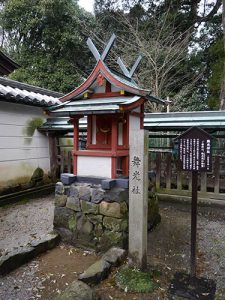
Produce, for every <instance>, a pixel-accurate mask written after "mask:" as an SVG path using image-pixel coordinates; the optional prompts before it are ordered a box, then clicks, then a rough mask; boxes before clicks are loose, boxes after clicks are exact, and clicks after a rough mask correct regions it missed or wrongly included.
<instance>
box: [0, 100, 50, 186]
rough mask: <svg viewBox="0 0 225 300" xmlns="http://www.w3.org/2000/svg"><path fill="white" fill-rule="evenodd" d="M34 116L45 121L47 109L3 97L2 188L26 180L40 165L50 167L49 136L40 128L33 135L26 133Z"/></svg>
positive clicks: (0, 120) (0, 114)
mask: <svg viewBox="0 0 225 300" xmlns="http://www.w3.org/2000/svg"><path fill="white" fill-rule="evenodd" d="M33 118H42V119H43V121H44V120H45V116H44V115H43V110H42V109H41V108H38V107H32V106H27V105H22V104H13V103H7V102H2V101H0V188H1V187H3V186H4V187H5V186H8V185H10V184H11V183H13V182H16V183H20V182H21V183H22V182H26V180H28V178H29V177H31V176H32V174H33V171H34V170H35V169H36V168H37V167H40V168H42V169H43V170H44V171H45V172H46V173H47V172H48V171H49V170H50V160H49V143H48V137H46V136H45V135H43V134H41V133H40V132H38V131H37V130H35V132H34V135H33V136H32V137H28V136H27V135H26V128H27V123H28V122H29V121H30V120H32V119H33Z"/></svg>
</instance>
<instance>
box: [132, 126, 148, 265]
mask: <svg viewBox="0 0 225 300" xmlns="http://www.w3.org/2000/svg"><path fill="white" fill-rule="evenodd" d="M129 174H130V175H129V255H130V257H131V258H132V259H133V262H134V263H135V264H136V266H137V267H138V268H140V269H145V268H146V266H147V211H148V131H146V130H143V129H142V130H132V131H131V132H130V172H129Z"/></svg>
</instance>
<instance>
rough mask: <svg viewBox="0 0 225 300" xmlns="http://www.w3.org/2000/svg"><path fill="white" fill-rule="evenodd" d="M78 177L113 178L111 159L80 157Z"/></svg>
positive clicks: (78, 160) (78, 159)
mask: <svg viewBox="0 0 225 300" xmlns="http://www.w3.org/2000/svg"><path fill="white" fill-rule="evenodd" d="M77 175H80V176H99V177H107V178H111V157H96V156H94V157H93V156H78V158H77Z"/></svg>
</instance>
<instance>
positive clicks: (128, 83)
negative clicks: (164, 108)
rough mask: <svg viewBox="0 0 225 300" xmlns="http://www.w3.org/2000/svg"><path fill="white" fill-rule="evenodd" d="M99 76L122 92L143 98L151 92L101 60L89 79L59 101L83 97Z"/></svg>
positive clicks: (161, 101) (162, 102) (160, 101)
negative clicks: (111, 68)
mask: <svg viewBox="0 0 225 300" xmlns="http://www.w3.org/2000/svg"><path fill="white" fill-rule="evenodd" d="M99 74H101V75H102V76H103V77H104V78H105V79H106V80H107V81H108V82H110V83H111V84H112V86H114V87H116V88H118V89H121V90H124V91H126V92H128V93H131V94H133V95H137V96H142V97H143V98H146V99H147V97H148V96H150V93H151V91H150V90H146V89H143V88H140V87H139V86H138V85H137V83H136V82H135V81H134V80H133V79H130V78H128V77H126V76H124V75H122V74H120V73H118V72H115V71H113V70H110V68H108V67H107V66H106V65H105V63H104V62H102V61H101V60H100V61H99V62H98V63H97V64H96V66H95V68H94V70H93V71H92V73H91V74H90V75H89V77H88V78H87V79H86V80H85V82H83V83H82V84H81V85H80V86H79V87H77V88H76V89H74V90H73V91H71V92H70V93H68V94H66V95H64V96H62V97H61V98H60V99H59V100H60V101H61V102H65V101H68V100H76V99H79V98H81V97H82V96H83V93H84V92H85V91H86V90H89V89H91V88H92V85H93V84H94V82H95V81H96V80H97V78H98V76H99ZM157 102H158V103H161V104H164V101H163V100H161V99H158V100H157Z"/></svg>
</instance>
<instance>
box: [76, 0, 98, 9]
mask: <svg viewBox="0 0 225 300" xmlns="http://www.w3.org/2000/svg"><path fill="white" fill-rule="evenodd" d="M78 3H79V5H80V6H81V7H83V8H84V9H85V10H87V11H89V12H93V5H94V0H79V1H78Z"/></svg>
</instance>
